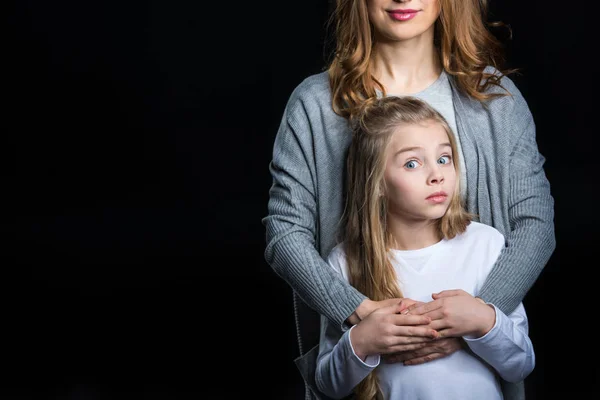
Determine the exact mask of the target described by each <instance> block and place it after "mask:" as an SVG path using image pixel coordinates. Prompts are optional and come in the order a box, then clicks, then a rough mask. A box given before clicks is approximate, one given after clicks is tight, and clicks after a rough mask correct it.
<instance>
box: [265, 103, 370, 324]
mask: <svg viewBox="0 0 600 400" xmlns="http://www.w3.org/2000/svg"><path fill="white" fill-rule="evenodd" d="M292 99H293V97H292ZM302 110H303V109H302V107H299V106H297V102H296V103H294V102H293V101H292V102H291V103H290V104H288V106H287V107H286V112H285V114H284V117H283V119H282V122H281V125H280V127H279V130H278V132H277V136H276V138H275V144H274V147H273V159H272V161H271V163H270V165H269V169H270V172H271V175H272V178H273V184H272V186H271V189H270V191H269V201H268V216H267V217H265V218H264V219H263V224H264V225H265V227H266V239H267V246H266V250H265V259H266V260H267V262H268V264H269V265H270V266H271V267H272V268H273V270H274V271H275V272H276V273H277V275H278V276H280V277H281V278H282V279H283V280H285V282H287V283H288V284H289V285H290V286H291V288H292V289H293V290H295V291H296V292H297V293H298V295H299V296H300V297H301V298H302V300H303V301H304V302H305V303H306V304H307V305H308V306H309V307H311V308H313V309H314V310H316V311H317V312H318V313H319V314H321V315H324V316H326V317H327V318H328V319H329V320H331V321H332V322H334V323H335V325H337V326H338V327H340V328H341V329H344V330H345V329H347V328H348V327H347V326H346V325H345V323H344V322H345V321H346V319H348V318H349V317H350V316H351V315H352V314H353V313H354V312H355V310H357V307H359V305H360V304H361V303H362V302H363V301H364V300H365V299H366V297H365V296H364V295H363V294H361V293H360V292H358V291H357V290H356V289H355V288H354V287H352V286H351V285H350V284H349V283H348V282H346V281H345V280H343V279H341V277H340V275H339V274H337V273H335V271H333V270H332V268H331V267H329V266H328V265H327V263H326V262H325V261H324V260H323V258H322V257H321V255H320V254H319V252H318V251H317V248H316V237H317V229H318V226H317V224H318V220H317V204H316V195H315V193H316V181H315V179H316V177H315V171H316V167H315V163H316V162H317V161H318V160H315V159H314V148H313V147H314V144H313V140H315V139H314V138H312V136H311V131H312V130H311V127H310V122H309V119H308V117H307V116H306V114H305V113H303V111H302Z"/></svg>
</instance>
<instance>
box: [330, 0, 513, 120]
mask: <svg viewBox="0 0 600 400" xmlns="http://www.w3.org/2000/svg"><path fill="white" fill-rule="evenodd" d="M438 1H439V2H440V9H441V12H440V16H439V18H438V19H437V21H436V22H435V37H434V43H435V46H436V48H437V50H438V52H439V59H440V60H441V63H442V67H443V68H444V70H445V71H446V73H447V74H449V75H451V76H453V77H454V78H455V80H456V83H457V85H458V88H459V90H461V91H462V92H463V93H465V94H467V95H469V96H471V97H473V98H475V99H477V100H479V101H485V100H487V99H490V98H493V97H498V96H503V95H506V94H509V93H508V92H507V91H505V92H495V93H488V92H487V90H488V89H489V88H490V86H492V85H496V86H499V87H502V86H501V85H500V80H501V78H502V76H504V75H508V74H510V73H513V72H516V71H517V70H516V69H510V70H509V69H503V68H502V63H503V62H504V59H503V55H502V45H501V43H500V41H499V40H498V39H497V38H496V37H495V36H494V35H493V34H492V33H491V31H490V30H489V29H488V27H501V26H502V27H506V26H505V25H504V24H502V23H501V22H490V23H487V22H486V21H484V19H483V17H484V16H487V0H460V1H456V0H438ZM328 25H329V27H333V28H334V41H335V50H334V51H333V53H332V55H333V58H332V60H331V61H330V62H329V63H328V68H327V71H328V73H329V81H330V84H331V88H332V102H333V104H332V105H333V110H334V111H335V112H336V114H338V115H341V116H344V117H350V118H352V115H353V114H355V113H356V112H357V109H358V107H359V106H360V104H361V102H362V101H363V100H365V99H368V98H371V97H375V96H376V90H380V91H381V92H382V93H383V95H384V96H385V94H386V93H385V88H384V87H383V85H382V84H381V83H380V82H379V81H378V80H377V79H375V78H374V77H373V75H372V70H371V57H372V55H373V48H374V46H375V42H374V40H373V27H372V25H371V23H370V22H369V17H368V12H367V0H335V8H334V9H333V12H332V13H331V18H330V20H329V23H328ZM509 31H510V29H509ZM487 66H492V67H494V68H495V69H496V71H498V72H499V74H498V73H496V74H491V73H488V72H484V69H485V68H486V67H487Z"/></svg>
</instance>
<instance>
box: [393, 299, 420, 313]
mask: <svg viewBox="0 0 600 400" xmlns="http://www.w3.org/2000/svg"><path fill="white" fill-rule="evenodd" d="M419 303H423V302H422V301H416V300H413V299H409V298H404V299H402V301H401V302H400V309H399V310H398V312H400V313H401V312H402V311H404V310H405V309H407V308H409V307H411V306H413V305H415V304H419Z"/></svg>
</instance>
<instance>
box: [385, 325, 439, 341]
mask: <svg viewBox="0 0 600 400" xmlns="http://www.w3.org/2000/svg"><path fill="white" fill-rule="evenodd" d="M390 334H391V335H393V336H394V339H395V340H396V342H395V343H391V344H392V345H394V344H405V343H419V342H421V341H420V340H418V339H421V338H426V339H437V338H438V337H439V334H438V332H437V331H435V330H434V329H431V328H430V327H426V326H396V327H394V328H392V329H391V332H390Z"/></svg>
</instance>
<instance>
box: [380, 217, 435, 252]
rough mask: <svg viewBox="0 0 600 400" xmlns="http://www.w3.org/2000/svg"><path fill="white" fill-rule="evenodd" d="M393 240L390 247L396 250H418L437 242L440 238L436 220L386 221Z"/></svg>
mask: <svg viewBox="0 0 600 400" xmlns="http://www.w3.org/2000/svg"><path fill="white" fill-rule="evenodd" d="M388 223H389V230H390V233H391V235H392V238H393V240H394V243H392V248H395V249H398V250H418V249H423V248H425V247H428V246H431V245H433V244H436V243H438V242H439V241H440V240H441V239H442V238H441V237H440V234H439V230H438V225H437V224H438V221H437V220H428V221H415V222H408V223H407V222H406V221H402V222H401V223H394V221H388Z"/></svg>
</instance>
